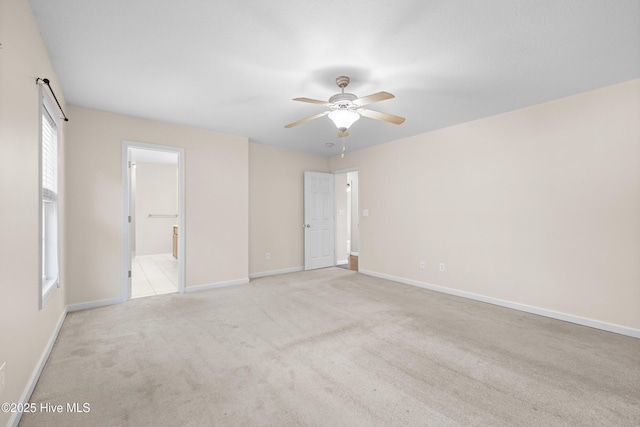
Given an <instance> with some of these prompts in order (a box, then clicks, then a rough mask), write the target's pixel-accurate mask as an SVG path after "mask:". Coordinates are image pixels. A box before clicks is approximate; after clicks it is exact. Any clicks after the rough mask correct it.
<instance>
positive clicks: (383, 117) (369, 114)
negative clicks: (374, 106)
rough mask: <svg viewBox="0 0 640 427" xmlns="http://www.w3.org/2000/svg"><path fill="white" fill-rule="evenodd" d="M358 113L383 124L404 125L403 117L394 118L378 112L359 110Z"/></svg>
mask: <svg viewBox="0 0 640 427" xmlns="http://www.w3.org/2000/svg"><path fill="white" fill-rule="evenodd" d="M358 113H360V114H361V115H363V116H365V117H369V118H370V119H376V120H382V121H383V122H389V123H393V124H394V125H400V124H402V123H404V120H405V119H404V117H400V116H394V115H393V114H387V113H381V112H379V111H372V110H365V109H364V108H363V109H360V110H358Z"/></svg>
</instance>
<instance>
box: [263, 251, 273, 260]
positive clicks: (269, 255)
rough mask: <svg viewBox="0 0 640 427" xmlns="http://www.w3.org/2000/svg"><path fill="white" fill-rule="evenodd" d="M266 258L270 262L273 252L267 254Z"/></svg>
mask: <svg viewBox="0 0 640 427" xmlns="http://www.w3.org/2000/svg"><path fill="white" fill-rule="evenodd" d="M264 258H265V259H266V260H267V261H269V260H270V259H271V252H267V253H266V254H264Z"/></svg>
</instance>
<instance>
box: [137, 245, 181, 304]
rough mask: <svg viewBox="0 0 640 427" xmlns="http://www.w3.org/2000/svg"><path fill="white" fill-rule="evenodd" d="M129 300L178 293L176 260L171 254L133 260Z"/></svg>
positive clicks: (138, 257) (144, 256)
mask: <svg viewBox="0 0 640 427" xmlns="http://www.w3.org/2000/svg"><path fill="white" fill-rule="evenodd" d="M132 267H133V268H132V269H131V298H140V297H148V296H152V295H162V294H169V293H172V292H178V260H177V259H175V258H174V257H173V255H172V254H158V255H142V256H136V257H134V258H133V265H132Z"/></svg>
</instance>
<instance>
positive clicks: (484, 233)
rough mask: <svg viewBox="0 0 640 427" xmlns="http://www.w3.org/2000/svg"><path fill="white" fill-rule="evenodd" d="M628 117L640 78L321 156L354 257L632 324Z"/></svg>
mask: <svg viewBox="0 0 640 427" xmlns="http://www.w3.org/2000/svg"><path fill="white" fill-rule="evenodd" d="M639 117H640V79H639V80H633V81H629V82H626V83H621V84H618V85H614V86H611V87H606V88H602V89H599V90H594V91H591V92H586V93H583V94H579V95H576V96H572V97H568V98H564V99H559V100H556V101H553V102H548V103H545V104H541V105H538V106H534V107H530V108H526V109H523V110H518V111H514V112H511V113H506V114H502V115H499V116H494V117H489V118H486V119H482V120H478V121H474V122H470V123H465V124H461V125H458V126H454V127H450V128H446V129H441V130H437V131H434V132H429V133H426V134H422V135H417V136H415V137H412V138H407V139H404V140H399V141H395V142H391V143H388V144H383V145H379V146H375V147H372V148H369V149H364V150H360V151H356V152H352V153H349V155H348V156H347V157H346V158H345V159H344V160H341V159H340V158H339V157H336V158H332V159H331V165H332V168H333V169H335V170H339V169H345V168H348V167H358V168H359V178H360V183H361V188H360V190H361V191H360V202H361V205H360V209H361V210H362V209H368V210H369V212H370V216H368V217H363V218H361V224H360V232H361V234H360V236H361V240H360V242H361V254H360V255H361V257H360V260H359V262H360V268H361V270H369V271H373V272H378V273H383V274H388V275H392V276H396V277H401V278H405V279H410V280H413V281H416V282H422V283H430V284H435V285H440V286H444V287H447V288H450V289H455V290H461V291H465V292H470V293H475V294H479V295H484V296H489V297H492V298H497V299H501V300H506V301H511V302H517V303H520V304H525V305H530V306H534V307H541V308H544V309H547V310H552V311H555V312H560V313H567V314H571V315H574V316H580V317H584V318H589V319H595V320H598V321H601V322H609V323H613V324H617V325H623V326H625V327H629V328H636V329H640V286H639V284H640V262H638V260H640V120H639V119H638V118H639ZM421 259H424V260H426V261H427V266H426V268H425V269H420V267H419V262H420V260H421ZM440 262H443V263H445V266H446V271H445V272H440V271H439V270H438V264H439V263H440Z"/></svg>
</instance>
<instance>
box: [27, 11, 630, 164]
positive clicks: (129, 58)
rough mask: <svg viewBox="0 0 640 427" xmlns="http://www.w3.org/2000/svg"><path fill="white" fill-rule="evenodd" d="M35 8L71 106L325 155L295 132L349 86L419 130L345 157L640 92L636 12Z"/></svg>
mask: <svg viewBox="0 0 640 427" xmlns="http://www.w3.org/2000/svg"><path fill="white" fill-rule="evenodd" d="M29 3H30V4H31V7H32V9H33V12H34V15H35V18H36V21H37V23H38V25H39V28H40V31H41V33H42V36H43V39H44V41H45V44H46V47H47V49H48V52H49V55H50V57H51V61H52V62H53V66H54V68H55V71H56V74H57V76H58V78H59V79H60V82H61V85H62V91H63V93H64V95H65V98H66V100H67V102H69V103H72V104H75V105H80V106H86V107H91V108H98V109H101V110H107V111H113V112H118V113H123V114H130V115H134V116H140V117H147V118H152V119H158V120H164V121H169V122H175V123H182V124H185V125H189V126H193V127H198V128H204V129H210V130H214V131H219V132H224V133H230V134H234V135H242V136H247V137H248V138H249V140H250V141H252V142H257V143H262V144H270V145H275V146H280V147H284V148H289V149H296V150H303V151H307V152H311V153H318V154H323V155H334V154H338V153H339V152H340V150H341V142H340V140H339V139H338V137H337V134H336V129H335V127H334V125H333V124H332V123H331V121H330V120H329V119H328V118H327V117H323V118H321V119H318V120H315V121H312V122H308V123H305V124H302V125H300V126H297V127H295V128H291V129H285V128H284V125H285V124H287V123H290V122H293V121H295V120H298V119H301V118H303V117H306V116H310V115H312V114H315V113H318V112H321V111H323V110H324V107H322V106H319V105H312V104H305V103H300V102H294V101H292V100H291V99H292V98H295V97H309V98H315V99H321V100H328V98H329V97H330V96H331V95H332V94H334V93H337V92H339V89H338V88H337V86H336V85H335V78H336V77H337V76H339V75H347V76H349V77H351V84H350V85H349V87H348V88H347V89H348V90H347V91H348V92H352V93H355V94H356V95H358V96H365V95H369V94H371V93H374V92H378V91H381V90H384V91H387V92H391V93H393V94H394V95H395V96H396V98H395V99H391V100H387V101H383V102H380V103H377V104H374V105H371V106H369V107H367V108H370V109H372V110H378V111H382V112H386V113H392V114H396V115H400V116H404V117H406V119H407V120H406V122H405V123H404V124H402V125H399V126H396V125H392V124H389V123H384V122H378V121H375V120H371V119H367V118H362V119H361V120H359V121H358V122H356V123H355V124H354V125H353V126H352V127H351V132H350V135H349V137H348V138H347V139H346V143H347V147H348V150H356V149H361V148H364V147H367V146H371V145H375V144H380V143H383V142H387V141H391V140H395V139H399V138H403V137H407V136H411V135H415V134H419V133H423V132H427V131H430V130H434V129H438V128H442V127H446V126H450V125H454V124H457V123H462V122H466V121H470V120H474V119H478V118H482V117H486V116H490V115H494V114H498V113H502V112H506V111H511V110H514V109H518V108H522V107H526V106H529V105H534V104H538V103H541V102H545V101H549V100H552V99H556V98H560V97H564V96H568V95H572V94H575V93H579V92H583V91H587V90H591V89H594V88H598V87H602V86H606V85H610V84H613V83H617V82H621V81H626V80H630V79H633V78H637V77H640V1H638V0H615V1H611V0H517V1H513V0H482V1H478V0H457V1H455V0H454V1H452V0H439V1H427V0H415V1H410V0H403V1H398V0H349V1H347V0H339V1H338V0H323V1H309V0H308V1H301V0H272V1H263V0H243V1H238V0H216V1H212V0H181V1H175V0H109V1H87V0H56V1H51V0H30V1H29ZM45 77H46V76H45ZM54 89H55V88H54ZM70 120H71V121H72V120H73V117H70ZM328 142H333V143H335V146H334V147H333V148H327V147H326V146H325V143H328Z"/></svg>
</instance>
